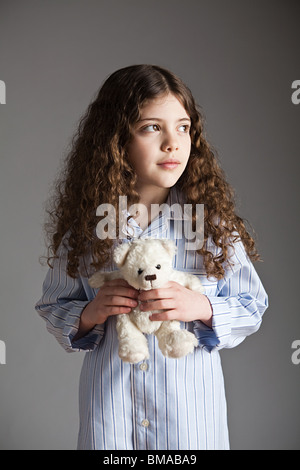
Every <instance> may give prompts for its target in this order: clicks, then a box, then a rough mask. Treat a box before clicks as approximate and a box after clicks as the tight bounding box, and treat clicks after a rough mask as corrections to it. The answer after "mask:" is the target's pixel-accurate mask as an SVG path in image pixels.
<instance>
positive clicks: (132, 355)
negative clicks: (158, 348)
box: [119, 348, 149, 364]
mask: <svg viewBox="0 0 300 470" xmlns="http://www.w3.org/2000/svg"><path fill="white" fill-rule="evenodd" d="M119 357H120V358H121V359H122V361H123V362H129V363H130V364H137V363H138V362H141V361H144V360H145V359H149V352H148V351H128V350H125V351H124V350H122V349H121V348H120V349H119Z"/></svg>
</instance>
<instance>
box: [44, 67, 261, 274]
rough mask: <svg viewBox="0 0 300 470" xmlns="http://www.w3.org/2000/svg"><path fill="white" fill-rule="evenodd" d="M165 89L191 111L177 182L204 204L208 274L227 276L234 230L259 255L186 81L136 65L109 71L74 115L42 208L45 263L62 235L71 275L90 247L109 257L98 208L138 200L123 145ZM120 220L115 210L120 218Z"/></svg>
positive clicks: (98, 260)
mask: <svg viewBox="0 0 300 470" xmlns="http://www.w3.org/2000/svg"><path fill="white" fill-rule="evenodd" d="M166 93H172V94H173V95H175V96H176V97H177V98H178V99H179V100H180V102H181V103H182V105H183V106H184V108H185V110H186V111H187V113H188V115H189V116H190V118H191V130H190V135H191V144H192V145H191V154H190V157H189V161H188V164H187V166H186V169H185V171H184V172H183V174H182V175H181V177H180V179H179V180H178V182H177V187H178V188H179V189H180V190H181V191H182V192H183V194H184V196H185V202H186V203H187V204H193V207H196V206H195V205H196V204H204V244H203V246H202V248H201V249H200V250H199V251H198V252H199V254H200V255H202V256H203V262H204V266H205V269H206V273H207V275H208V276H213V277H215V278H217V279H221V278H222V277H223V276H224V263H225V262H229V263H230V261H229V247H230V246H232V245H233V243H234V242H235V241H236V240H237V236H236V232H237V233H238V236H239V238H240V239H241V240H242V242H243V244H244V246H245V249H246V252H247V254H248V256H249V257H250V259H251V260H258V259H259V255H258V253H257V251H256V247H255V242H254V239H253V238H252V237H251V236H250V234H249V233H248V231H247V229H246V225H245V221H244V220H243V219H242V218H241V217H239V216H238V215H237V214H236V210H235V202H234V191H233V189H232V187H231V186H230V185H229V184H228V182H227V181H226V178H225V174H224V172H223V170H222V169H221V167H220V165H219V163H218V160H217V157H216V152H214V151H213V150H212V147H211V146H210V145H209V144H208V142H207V140H206V139H205V137H204V130H203V117H202V114H201V113H200V111H199V108H198V106H197V105H196V103H195V101H194V98H193V96H192V94H191V92H190V90H189V88H188V87H187V86H186V85H185V84H184V83H183V82H182V80H181V79H180V78H178V77H177V76H176V75H174V74H173V73H172V72H170V71H168V70H166V69H164V68H161V67H159V66H156V65H133V66H129V67H125V68H122V69H120V70H118V71H116V72H114V73H113V74H112V75H111V76H110V77H108V79H107V80H106V81H105V82H104V84H103V86H102V87H101V88H100V90H99V92H98V94H97V97H96V99H95V100H94V101H93V102H92V103H91V104H90V105H89V107H88V109H87V111H86V113H85V114H84V116H83V117H82V118H81V120H80V122H79V125H78V129H77V132H76V134H75V135H74V137H73V139H72V143H71V144H72V145H71V150H70V152H69V154H68V155H67V158H66V159H65V163H64V167H63V169H62V171H61V173H60V176H59V177H58V179H57V180H56V181H55V184H54V194H53V197H52V198H50V199H49V207H48V208H47V209H46V212H47V214H48V216H49V219H48V220H47V221H46V224H45V229H46V235H47V238H48V254H47V261H48V264H49V266H52V264H51V260H52V259H53V258H54V257H55V256H57V252H58V248H59V246H60V244H61V243H62V241H63V240H64V239H67V243H68V264H67V271H68V274H69V275H70V276H71V277H76V276H77V275H78V271H79V265H80V259H81V257H82V256H84V255H85V254H87V253H88V252H89V253H90V254H91V266H92V267H93V268H95V269H99V268H100V267H102V266H104V265H105V264H106V263H107V262H108V261H109V259H110V256H111V248H112V243H113V240H112V239H110V238H106V239H104V240H101V239H99V238H98V237H97V235H96V231H95V227H96V225H97V223H98V221H99V217H97V216H96V209H97V207H98V206H99V205H100V204H102V203H104V202H105V203H110V204H112V205H113V206H114V207H115V209H116V214H118V202H119V196H127V201H128V204H129V205H131V204H135V203H138V202H139V195H138V193H137V192H136V190H135V185H136V174H135V171H134V169H133V167H132V166H131V165H130V163H129V161H128V158H127V152H126V147H127V144H128V143H129V141H130V137H131V129H132V126H134V124H135V123H136V122H137V121H138V120H139V116H140V109H141V107H142V106H143V104H144V103H145V102H146V100H151V99H154V98H157V97H158V96H161V95H164V94H166ZM118 220H119V219H118V216H117V217H116V222H117V225H118ZM216 221H218V222H217V223H216ZM194 223H195V221H194ZM194 227H195V225H194ZM117 229H118V227H117ZM117 233H118V232H117ZM209 237H210V238H211V240H212V241H213V242H214V244H215V246H216V247H218V248H219V250H218V254H216V253H212V252H211V251H210V250H209V244H208V243H207V241H208V239H209Z"/></svg>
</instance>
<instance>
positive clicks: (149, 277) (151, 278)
mask: <svg viewBox="0 0 300 470" xmlns="http://www.w3.org/2000/svg"><path fill="white" fill-rule="evenodd" d="M145 279H146V281H155V279H156V274H148V276H145Z"/></svg>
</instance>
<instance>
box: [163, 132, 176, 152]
mask: <svg viewBox="0 0 300 470" xmlns="http://www.w3.org/2000/svg"><path fill="white" fill-rule="evenodd" d="M162 150H163V151H164V152H174V150H178V142H177V139H176V137H175V136H173V135H168V136H166V138H165V140H164V142H163V143H162Z"/></svg>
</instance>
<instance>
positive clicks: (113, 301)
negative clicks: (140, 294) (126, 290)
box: [104, 295, 138, 308]
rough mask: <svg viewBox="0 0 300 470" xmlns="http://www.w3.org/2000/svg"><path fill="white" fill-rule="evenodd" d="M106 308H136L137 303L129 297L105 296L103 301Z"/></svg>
mask: <svg viewBox="0 0 300 470" xmlns="http://www.w3.org/2000/svg"><path fill="white" fill-rule="evenodd" d="M104 304H105V306H106V307H114V306H123V307H130V308H133V307H136V306H137V304H138V303H137V301H136V300H134V299H131V298H130V297H122V296H120V295H107V296H106V297H105V299H104Z"/></svg>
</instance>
